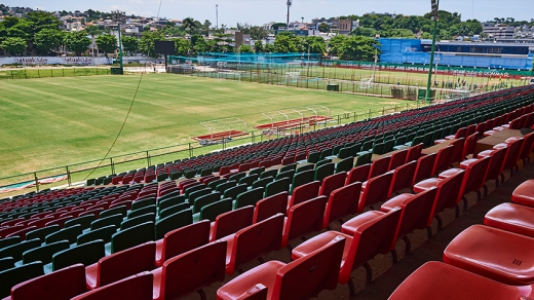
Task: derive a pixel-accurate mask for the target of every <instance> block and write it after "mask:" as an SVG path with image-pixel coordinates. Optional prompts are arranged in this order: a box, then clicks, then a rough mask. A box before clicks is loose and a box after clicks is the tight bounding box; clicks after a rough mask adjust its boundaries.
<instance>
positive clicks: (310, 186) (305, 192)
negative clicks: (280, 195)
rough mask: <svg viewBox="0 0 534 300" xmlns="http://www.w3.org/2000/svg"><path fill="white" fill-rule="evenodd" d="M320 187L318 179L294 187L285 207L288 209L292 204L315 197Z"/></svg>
mask: <svg viewBox="0 0 534 300" xmlns="http://www.w3.org/2000/svg"><path fill="white" fill-rule="evenodd" d="M320 187H321V183H320V182H319V181H312V182H309V183H306V184H303V185H301V186H299V187H296V188H294V189H293V192H292V194H291V196H290V197H289V199H288V206H287V208H288V209H289V208H290V207H291V206H293V205H296V204H299V203H302V202H304V201H306V200H309V199H312V198H315V197H317V196H318V194H319V189H320Z"/></svg>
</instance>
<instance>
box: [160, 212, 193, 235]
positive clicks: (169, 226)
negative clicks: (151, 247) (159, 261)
mask: <svg viewBox="0 0 534 300" xmlns="http://www.w3.org/2000/svg"><path fill="white" fill-rule="evenodd" d="M192 223H193V213H192V211H191V209H186V210H182V211H180V212H177V213H174V214H172V215H170V216H167V217H165V218H161V219H159V220H158V221H156V225H155V234H156V239H158V240H159V239H162V238H163V236H165V234H166V233H167V232H170V231H173V230H175V229H178V228H181V227H184V226H187V225H190V224H192Z"/></svg>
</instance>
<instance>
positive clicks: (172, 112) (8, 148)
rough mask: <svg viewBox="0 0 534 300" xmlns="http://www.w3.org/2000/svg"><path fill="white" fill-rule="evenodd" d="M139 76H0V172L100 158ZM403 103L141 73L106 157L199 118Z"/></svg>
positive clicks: (182, 135)
mask: <svg viewBox="0 0 534 300" xmlns="http://www.w3.org/2000/svg"><path fill="white" fill-rule="evenodd" d="M139 82H140V75H128V76H89V77H68V78H41V79H31V80H2V81H0V88H1V90H2V93H0V136H1V142H0V157H1V159H0V178H2V177H6V176H12V175H16V174H22V173H28V172H33V171H36V170H42V169H47V168H52V167H57V166H63V165H70V164H75V163H79V162H83V161H88V160H95V159H100V158H102V157H104V155H105V154H106V153H107V152H108V149H109V148H110V146H111V145H112V143H113V142H114V140H115V137H116V135H117V132H118V131H119V130H120V128H121V126H122V125H123V121H124V118H125V115H126V114H127V112H128V110H129V109H130V105H131V103H132V99H133V97H134V94H135V93H136V88H137V86H138V83H139ZM407 104H408V103H407V101H402V100H393V99H380V98H374V97H365V96H360V95H349V94H342V93H329V92H326V91H315V90H304V89H296V88H291V87H283V86H271V85H265V84H256V83H247V82H241V83H239V82H236V81H229V80H220V81H219V80H217V79H210V78H195V77H187V76H179V75H171V74H153V75H144V76H143V77H142V80H141V83H140V86H139V90H138V93H137V98H136V101H135V102H134V104H133V106H132V107H131V112H130V115H129V118H128V121H127V122H126V124H125V126H124V128H123V131H122V134H121V135H120V137H119V138H118V140H117V141H116V144H115V146H114V148H113V150H112V151H111V153H110V154H109V155H110V156H117V155H121V154H125V153H132V152H136V151H142V150H148V149H154V148H160V147H167V146H172V145H178V144H187V143H196V142H195V141H193V140H191V137H192V136H197V135H203V134H208V133H209V132H208V131H207V129H206V128H204V127H202V126H201V125H200V122H202V121H207V120H213V119H219V118H230V117H238V118H241V119H242V120H243V121H245V122H247V124H248V129H249V130H252V129H253V127H254V126H255V125H258V124H261V123H266V122H268V120H267V119H266V118H265V117H264V116H263V115H262V112H268V111H275V110H282V109H287V108H294V107H302V106H310V105H323V106H326V107H328V108H329V109H331V114H332V115H336V114H341V113H345V112H354V111H365V110H369V109H372V110H377V109H381V108H382V107H392V106H396V105H399V107H400V106H406V105H407ZM256 141H259V140H256ZM139 167H142V166H139ZM108 174H109V172H108ZM0 185H1V184H0Z"/></svg>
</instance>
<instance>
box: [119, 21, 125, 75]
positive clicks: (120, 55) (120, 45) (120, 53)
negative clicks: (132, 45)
mask: <svg viewBox="0 0 534 300" xmlns="http://www.w3.org/2000/svg"><path fill="white" fill-rule="evenodd" d="M117 25H118V27H119V63H120V68H121V74H123V72H124V64H123V62H122V38H121V22H118V23H117Z"/></svg>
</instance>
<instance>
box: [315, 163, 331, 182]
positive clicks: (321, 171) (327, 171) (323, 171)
mask: <svg viewBox="0 0 534 300" xmlns="http://www.w3.org/2000/svg"><path fill="white" fill-rule="evenodd" d="M335 167H336V166H335V164H334V163H331V162H330V163H326V164H323V165H321V166H320V167H318V168H316V169H315V174H314V180H318V181H323V179H324V178H325V177H327V176H330V175H332V174H334V171H335Z"/></svg>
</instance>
